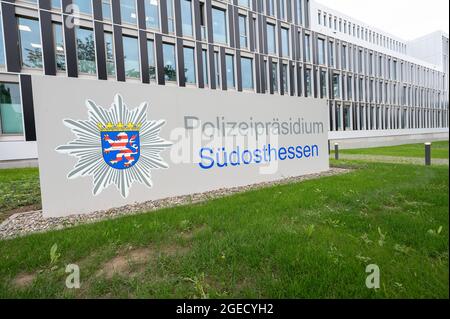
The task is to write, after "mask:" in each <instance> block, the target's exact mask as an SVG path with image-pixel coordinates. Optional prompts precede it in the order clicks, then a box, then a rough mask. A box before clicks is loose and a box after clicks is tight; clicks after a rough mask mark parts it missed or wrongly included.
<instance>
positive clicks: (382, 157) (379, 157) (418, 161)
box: [332, 154, 448, 165]
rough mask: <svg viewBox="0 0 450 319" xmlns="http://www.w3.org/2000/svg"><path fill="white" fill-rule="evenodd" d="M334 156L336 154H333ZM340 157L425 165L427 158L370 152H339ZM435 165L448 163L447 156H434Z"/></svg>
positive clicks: (432, 160) (432, 162)
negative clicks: (370, 153)
mask: <svg viewBox="0 0 450 319" xmlns="http://www.w3.org/2000/svg"><path fill="white" fill-rule="evenodd" d="M332 158H334V155H333V156H332ZM339 158H340V159H344V160H345V159H347V160H363V161H368V162H384V163H398V164H416V165H425V158H421V157H402V156H388V155H369V154H339ZM431 164H432V165H433V164H434V165H448V159H446V158H432V159H431Z"/></svg>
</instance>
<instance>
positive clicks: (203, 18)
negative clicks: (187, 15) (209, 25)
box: [200, 2, 207, 41]
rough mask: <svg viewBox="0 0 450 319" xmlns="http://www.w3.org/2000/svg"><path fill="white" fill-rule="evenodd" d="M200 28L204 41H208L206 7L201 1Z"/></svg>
mask: <svg viewBox="0 0 450 319" xmlns="http://www.w3.org/2000/svg"><path fill="white" fill-rule="evenodd" d="M200 29H201V38H202V41H206V40H207V29H206V7H205V4H204V3H203V2H200Z"/></svg>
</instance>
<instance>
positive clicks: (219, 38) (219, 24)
mask: <svg viewBox="0 0 450 319" xmlns="http://www.w3.org/2000/svg"><path fill="white" fill-rule="evenodd" d="M225 13H226V12H225V10H221V9H217V8H212V20H213V21H212V22H213V39H214V42H217V43H224V44H227V43H228V32H227V18H226V14H225Z"/></svg>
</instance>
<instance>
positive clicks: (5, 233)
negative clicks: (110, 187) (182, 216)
mask: <svg viewBox="0 0 450 319" xmlns="http://www.w3.org/2000/svg"><path fill="white" fill-rule="evenodd" d="M349 171H351V170H349V169H343V168H331V169H330V170H329V171H326V172H322V173H317V174H310V175H304V176H298V177H290V178H285V179H281V180H278V181H273V182H266V183H259V184H252V185H248V186H242V187H233V188H223V189H218V190H214V191H210V192H205V193H198V194H193V195H185V196H177V197H170V198H164V199H160V200H155V201H148V202H145V203H140V204H133V205H127V206H124V207H120V208H114V209H110V210H107V211H99V212H95V213H91V214H82V215H72V216H67V217H51V218H44V217H43V215H42V211H35V212H27V213H18V214H14V215H12V216H10V217H9V218H8V219H6V220H5V221H4V222H3V223H2V224H1V225H0V240H4V239H10V238H15V237H20V236H24V235H28V234H31V233H38V232H46V231H50V230H59V229H64V228H68V227H73V226H76V225H81V224H87V223H93V222H97V221H101V220H105V219H112V218H117V217H120V216H125V215H134V214H139V213H146V212H150V211H154V210H157V209H161V208H167V207H174V206H179V205H185V204H192V203H199V202H203V201H206V200H209V199H214V198H220V197H225V196H229V195H232V194H235V193H240V192H245V191H248V190H254V189H258V188H263V187H268V186H273V185H282V184H288V183H295V182H301V181H305V180H310V179H316V178H319V177H325V176H333V175H338V174H344V173H347V172H349Z"/></svg>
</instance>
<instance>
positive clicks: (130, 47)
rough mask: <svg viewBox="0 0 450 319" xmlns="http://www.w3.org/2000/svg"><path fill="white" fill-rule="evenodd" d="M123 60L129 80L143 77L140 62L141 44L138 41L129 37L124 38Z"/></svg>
mask: <svg viewBox="0 0 450 319" xmlns="http://www.w3.org/2000/svg"><path fill="white" fill-rule="evenodd" d="M122 41H123V59H124V64H125V76H126V77H128V78H137V79H139V78H140V77H141V71H140V62H139V44H138V39H137V38H134V37H129V36H123V37H122Z"/></svg>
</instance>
